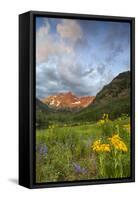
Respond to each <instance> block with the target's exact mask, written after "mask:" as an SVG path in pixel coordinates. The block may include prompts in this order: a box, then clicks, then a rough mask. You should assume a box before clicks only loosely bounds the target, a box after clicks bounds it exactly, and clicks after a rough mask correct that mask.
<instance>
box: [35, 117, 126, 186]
mask: <svg viewBox="0 0 138 200" xmlns="http://www.w3.org/2000/svg"><path fill="white" fill-rule="evenodd" d="M129 123H130V122H129V118H128V117H127V118H125V119H121V118H118V119H117V120H115V121H109V120H108V121H107V122H105V121H104V123H103V122H101V123H94V124H90V123H89V124H87V125H86V124H85V125H84V124H83V125H81V124H80V125H77V126H69V125H68V126H67V125H66V124H65V125H64V126H63V127H56V126H54V125H53V126H51V127H50V128H47V129H41V130H40V129H39V130H36V182H38V183H40V182H54V181H55V182H57V181H73V180H88V179H102V178H122V177H129V176H130V130H129ZM115 134H116V135H117V134H118V135H119V138H121V141H122V142H123V143H124V145H125V146H126V151H123V150H121V149H120V150H119V149H115V148H114V146H113V145H112V144H109V143H111V142H110V140H109V138H111V137H112V136H113V135H115ZM96 141H100V145H102V144H106V145H108V146H109V145H110V151H105V150H104V149H103V150H100V148H99V147H98V146H97V150H96V148H95V149H94V148H93V147H94V146H93V145H94V144H95V142H96ZM98 148H99V150H98ZM108 150H109V149H108Z"/></svg>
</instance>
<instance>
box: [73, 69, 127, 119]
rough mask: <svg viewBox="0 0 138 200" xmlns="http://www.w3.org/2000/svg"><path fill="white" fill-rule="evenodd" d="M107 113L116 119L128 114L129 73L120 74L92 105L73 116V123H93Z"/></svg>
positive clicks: (105, 87) (98, 95) (99, 94)
mask: <svg viewBox="0 0 138 200" xmlns="http://www.w3.org/2000/svg"><path fill="white" fill-rule="evenodd" d="M103 113H109V115H110V117H111V118H112V119H113V118H116V117H119V116H120V115H121V114H122V113H123V114H130V72H129V71H127V72H123V73H120V74H119V75H118V76H117V77H116V78H114V79H113V80H112V81H111V83H109V84H108V85H106V86H104V87H103V89H102V90H101V91H100V92H99V93H98V94H97V95H96V98H95V100H94V103H93V104H92V105H90V106H88V107H87V108H85V109H83V110H82V111H80V112H79V113H76V115H74V116H73V120H74V121H95V120H97V119H99V118H101V116H102V115H103Z"/></svg>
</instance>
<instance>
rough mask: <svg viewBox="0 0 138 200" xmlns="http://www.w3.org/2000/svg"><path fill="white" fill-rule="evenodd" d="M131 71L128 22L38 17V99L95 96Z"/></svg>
mask: <svg viewBox="0 0 138 200" xmlns="http://www.w3.org/2000/svg"><path fill="white" fill-rule="evenodd" d="M128 70H130V24H129V23H127V22H111V21H95V20H75V19H62V18H46V17H36V97H37V98H39V99H42V98H45V97H47V96H50V95H55V94H57V93H61V92H68V91H71V92H72V93H74V94H75V95H77V96H95V95H96V94H97V93H98V92H99V91H100V90H101V89H102V88H103V86H104V85H106V84H108V83H110V82H111V80H112V79H113V78H114V77H116V76H117V75H118V74H119V73H121V72H124V71H128Z"/></svg>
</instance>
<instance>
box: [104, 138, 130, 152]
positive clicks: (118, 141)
mask: <svg viewBox="0 0 138 200" xmlns="http://www.w3.org/2000/svg"><path fill="white" fill-rule="evenodd" d="M108 139H109V140H110V141H111V143H112V145H113V146H114V147H115V148H116V149H117V150H119V151H123V152H127V151H128V149H127V146H126V144H125V143H124V142H123V140H122V138H120V136H119V135H118V134H116V135H113V136H112V137H111V138H108Z"/></svg>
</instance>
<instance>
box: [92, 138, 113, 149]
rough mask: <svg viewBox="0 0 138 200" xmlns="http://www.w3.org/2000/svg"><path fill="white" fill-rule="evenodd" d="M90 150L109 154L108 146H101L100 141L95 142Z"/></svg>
mask: <svg viewBox="0 0 138 200" xmlns="http://www.w3.org/2000/svg"><path fill="white" fill-rule="evenodd" d="M92 150H93V151H96V152H110V151H111V150H110V145H109V144H102V143H101V141H100V140H97V141H95V142H94V144H93V145H92Z"/></svg>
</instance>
